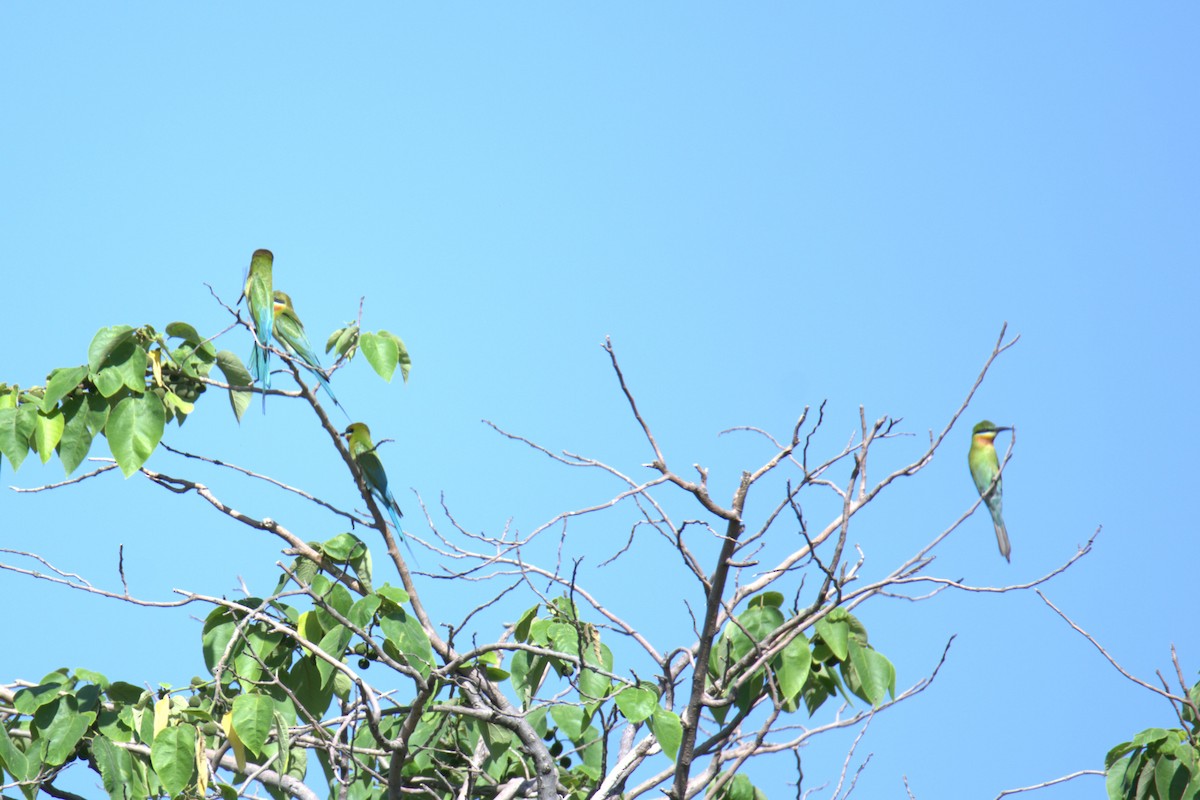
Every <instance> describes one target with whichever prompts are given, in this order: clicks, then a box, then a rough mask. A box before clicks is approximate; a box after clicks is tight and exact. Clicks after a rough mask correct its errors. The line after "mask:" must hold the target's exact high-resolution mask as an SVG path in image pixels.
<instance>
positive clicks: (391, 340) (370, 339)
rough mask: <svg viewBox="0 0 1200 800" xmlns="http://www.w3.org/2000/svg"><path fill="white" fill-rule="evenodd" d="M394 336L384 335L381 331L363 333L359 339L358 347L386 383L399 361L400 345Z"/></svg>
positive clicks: (390, 380) (389, 380) (390, 378)
mask: <svg viewBox="0 0 1200 800" xmlns="http://www.w3.org/2000/svg"><path fill="white" fill-rule="evenodd" d="M396 342H397V340H396V338H395V337H394V336H384V335H382V332H381V333H371V332H367V333H364V334H363V335H362V336H361V337H360V339H359V341H358V346H359V349H361V350H362V353H363V355H364V356H366V357H367V361H368V363H370V365H371V366H372V367H373V368H374V369H375V371H376V372H378V373H379V376H380V377H381V378H383V379H384V380H385V381H387V382H388V383H391V382H392V375H393V374H394V373H395V372H396V364H397V363H399V361H400V347H399V345H397V344H396Z"/></svg>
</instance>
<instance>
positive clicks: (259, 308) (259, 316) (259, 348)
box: [242, 250, 275, 414]
mask: <svg viewBox="0 0 1200 800" xmlns="http://www.w3.org/2000/svg"><path fill="white" fill-rule="evenodd" d="M274 262H275V256H274V255H272V253H271V251H270V250H255V251H254V255H253V256H251V257H250V272H249V273H248V274H247V275H246V285H245V287H243V288H242V296H243V297H245V298H246V301H247V305H248V306H249V308H250V318H251V319H252V320H253V322H254V342H255V343H254V350H253V352H251V354H250V374H251V375H252V376H253V377H254V380H256V381H261V382H262V388H263V390H264V391H263V398H262V408H263V413H264V414H265V413H267V393H266V391H265V390H267V389H270V388H271V351H270V349H269V348H270V347H271V329H272V325H273V323H274V321H275V306H274V302H273V301H272V298H271V265H272V264H273V263H274Z"/></svg>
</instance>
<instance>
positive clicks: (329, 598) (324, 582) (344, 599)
mask: <svg viewBox="0 0 1200 800" xmlns="http://www.w3.org/2000/svg"><path fill="white" fill-rule="evenodd" d="M317 577H318V578H319V580H316V581H314V582H313V590H314V592H316V594H317V595H318V596H319V597H320V598H321V599H322V600H324V601H325V602H326V603H327V604H328V605H329V607H330V608H332V609H333V610H334V611H336V612H337V613H338V614H339V615H340V616H342V617H345V616H346V615H347V614H349V613H350V607H351V606H353V605H354V598H353V597H351V596H350V592H349V590H348V589H346V587H345V586H342V585H341V584H340V583H333V584H331V583H329V582H328V579H327V578H325V577H324V576H317ZM318 587H320V588H318ZM314 610H315V611H316V613H317V619H318V620H320V622H321V628H322V629H324V630H326V631H331V630H333V629H334V628H336V627H337V626H338V625H341V622H340V621H338V619H337V617H335V616H333V614H331V613H329V611H327V610H326V609H325V608H324V607H323V606H320V605H318V606H317V607H316V608H315V609H314Z"/></svg>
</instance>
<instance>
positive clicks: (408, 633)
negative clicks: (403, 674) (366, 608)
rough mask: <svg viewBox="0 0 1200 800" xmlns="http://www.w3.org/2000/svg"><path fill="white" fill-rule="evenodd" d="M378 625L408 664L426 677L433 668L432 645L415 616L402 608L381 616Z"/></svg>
mask: <svg viewBox="0 0 1200 800" xmlns="http://www.w3.org/2000/svg"><path fill="white" fill-rule="evenodd" d="M379 627H380V628H382V629H383V635H384V636H386V637H387V641H388V642H390V643H391V644H392V645H393V646H394V647H395V648H396V650H397V651H399V655H401V656H402V657H403V658H404V660H405V661H407V662H408V665H409V666H410V667H412V668H413V669H415V670H417V671H418V672H420V673H421V675H422V676H423V677H426V678H428V677H429V673H430V671H431V670H432V669H433V647H432V646H431V645H430V644H429V636H428V635H427V634H426V633H425V630H424V628H422V627H421V623H419V622H418V621H417V618H416V616H415V615H413V614H408V613H406V612H405V611H403V610H400V611H395V612H392V613H390V614H385V615H383V616H381V617H380V618H379Z"/></svg>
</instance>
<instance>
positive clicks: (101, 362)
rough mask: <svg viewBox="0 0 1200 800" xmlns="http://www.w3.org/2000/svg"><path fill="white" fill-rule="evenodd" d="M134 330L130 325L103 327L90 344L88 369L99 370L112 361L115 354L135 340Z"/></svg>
mask: <svg viewBox="0 0 1200 800" xmlns="http://www.w3.org/2000/svg"><path fill="white" fill-rule="evenodd" d="M133 335H134V330H133V328H131V327H129V326H128V325H114V326H113V327H111V328H101V329H100V330H98V331H96V335H95V336H94V337H92V343H91V344H90V345H88V369H89V370H91V371H92V372H93V373H96V372H99V371H100V370H101V369H103V368H104V367H105V366H106V365H107V364H109V363H114V362H113V361H112V359H113V354H114V353H116V352H117V351H119V350H120V349H121V348H122V347H124V346H125V345H127V344H129V343H130V342H132V341H133Z"/></svg>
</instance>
